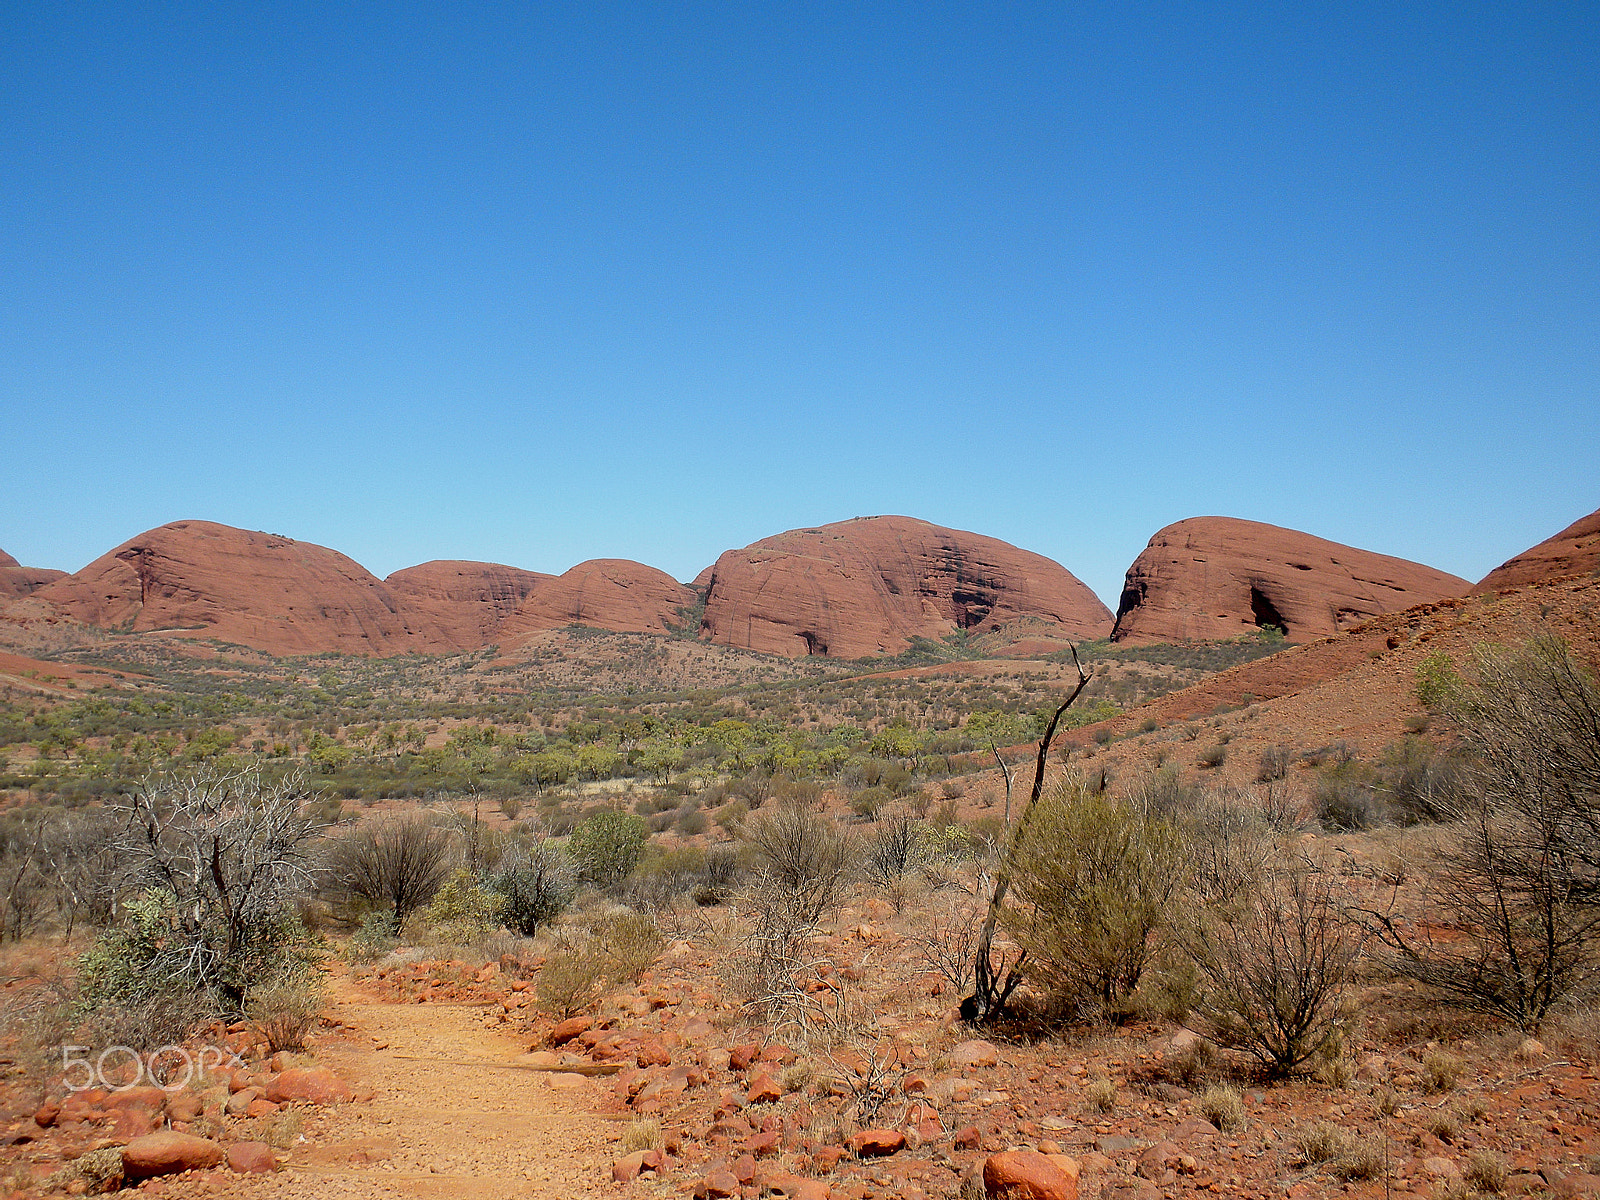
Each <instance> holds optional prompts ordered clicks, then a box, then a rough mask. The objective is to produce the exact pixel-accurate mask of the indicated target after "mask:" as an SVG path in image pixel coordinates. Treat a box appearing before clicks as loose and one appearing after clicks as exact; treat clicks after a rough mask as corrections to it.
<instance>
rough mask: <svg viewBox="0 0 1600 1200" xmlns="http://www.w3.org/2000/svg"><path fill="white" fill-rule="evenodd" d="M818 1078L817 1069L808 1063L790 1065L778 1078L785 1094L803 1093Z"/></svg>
mask: <svg viewBox="0 0 1600 1200" xmlns="http://www.w3.org/2000/svg"><path fill="white" fill-rule="evenodd" d="M815 1077H816V1068H815V1067H813V1066H812V1065H811V1064H810V1063H808V1062H794V1063H790V1064H789V1065H788V1066H787V1067H785V1068H784V1069H783V1071H782V1072H781V1073H780V1074H779V1076H778V1082H779V1083H780V1084H782V1085H783V1090H784V1091H785V1092H803V1091H805V1089H806V1088H807V1087H808V1086H810V1084H811V1081H812V1079H814V1078H815Z"/></svg>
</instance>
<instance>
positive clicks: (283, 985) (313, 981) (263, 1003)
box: [245, 973, 327, 1051]
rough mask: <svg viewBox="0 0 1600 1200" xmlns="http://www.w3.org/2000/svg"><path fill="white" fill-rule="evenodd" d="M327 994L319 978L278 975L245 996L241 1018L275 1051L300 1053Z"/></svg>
mask: <svg viewBox="0 0 1600 1200" xmlns="http://www.w3.org/2000/svg"><path fill="white" fill-rule="evenodd" d="M326 1001H327V994H326V992H325V991H324V989H323V986H322V980H321V978H320V977H319V976H309V975H305V974H300V973H296V974H280V975H277V976H275V977H273V978H272V979H270V980H268V981H267V982H265V983H263V984H259V985H257V986H255V987H252V988H251V989H250V990H249V992H247V993H246V995H245V1015H246V1016H247V1017H249V1018H250V1022H251V1024H253V1025H254V1026H255V1027H256V1029H257V1030H258V1031H259V1032H260V1033H261V1036H262V1037H264V1038H266V1039H267V1045H268V1046H269V1047H271V1048H272V1049H273V1050H274V1051H277V1050H303V1049H305V1044H306V1034H308V1033H310V1032H311V1028H312V1026H313V1025H315V1024H316V1022H317V1018H318V1017H319V1016H320V1015H321V1013H322V1008H323V1005H324V1003H325V1002H326Z"/></svg>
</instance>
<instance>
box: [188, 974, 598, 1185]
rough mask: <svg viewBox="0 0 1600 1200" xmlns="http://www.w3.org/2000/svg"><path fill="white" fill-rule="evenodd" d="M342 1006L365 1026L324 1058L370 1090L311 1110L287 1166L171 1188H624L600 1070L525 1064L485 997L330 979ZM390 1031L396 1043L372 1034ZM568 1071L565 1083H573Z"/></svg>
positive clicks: (331, 1046) (339, 1009)
mask: <svg viewBox="0 0 1600 1200" xmlns="http://www.w3.org/2000/svg"><path fill="white" fill-rule="evenodd" d="M332 983H333V998H334V1005H333V1010H332V1011H333V1015H336V1016H337V1017H338V1018H339V1019H340V1020H341V1021H343V1022H344V1023H345V1024H346V1025H351V1026H354V1027H355V1031H354V1032H353V1033H351V1032H349V1031H346V1032H345V1035H344V1036H343V1037H341V1038H340V1039H338V1040H331V1039H329V1040H325V1041H324V1042H323V1043H322V1044H321V1045H320V1046H319V1047H318V1050H317V1061H318V1063H319V1064H322V1065H326V1066H328V1067H330V1068H332V1069H333V1070H334V1071H336V1072H338V1073H339V1074H340V1075H341V1076H342V1077H344V1078H345V1079H348V1080H350V1081H351V1082H352V1083H353V1084H354V1085H355V1086H357V1087H362V1086H367V1087H371V1088H373V1089H375V1090H376V1091H377V1098H376V1099H375V1100H373V1101H372V1102H370V1103H367V1104H347V1105H339V1106H337V1107H334V1108H331V1109H327V1110H323V1111H321V1112H318V1113H316V1114H315V1115H311V1116H308V1118H307V1120H306V1122H305V1130H304V1137H305V1139H306V1141H305V1142H303V1143H301V1144H298V1145H297V1146H296V1147H295V1148H294V1151H293V1153H292V1155H291V1156H290V1160H289V1163H288V1165H287V1166H286V1167H285V1169H284V1170H283V1171H282V1172H280V1173H279V1174H278V1175H276V1176H268V1177H263V1176H256V1177H252V1178H248V1179H246V1178H244V1177H237V1176H236V1177H232V1178H229V1179H227V1180H226V1181H224V1182H220V1183H219V1182H214V1181H213V1182H211V1183H209V1184H202V1183H201V1182H200V1181H198V1180H196V1181H195V1182H194V1184H193V1185H188V1186H184V1187H182V1188H181V1189H174V1192H173V1193H172V1194H181V1195H193V1196H224V1195H225V1196H239V1197H267V1196H274V1197H278V1196H317V1197H322V1196H336V1197H351V1198H360V1200H365V1198H367V1197H418V1198H428V1200H432V1198H444V1197H448V1198H450V1200H512V1198H513V1197H515V1198H517V1200H528V1198H532V1197H560V1196H580V1195H585V1194H587V1193H590V1192H605V1193H614V1192H615V1185H614V1184H612V1183H611V1181H610V1164H611V1158H612V1152H611V1151H612V1147H611V1142H612V1139H614V1138H615V1137H616V1136H617V1135H618V1134H619V1132H620V1129H619V1128H618V1127H617V1126H616V1125H615V1124H614V1123H613V1122H609V1121H605V1120H603V1119H601V1118H598V1117H595V1116H593V1115H591V1114H590V1112H589V1111H588V1110H589V1109H591V1108H592V1106H593V1091H592V1089H593V1088H594V1087H595V1086H596V1085H595V1084H593V1083H591V1082H589V1081H587V1080H583V1079H581V1077H575V1076H564V1077H562V1078H561V1079H559V1080H557V1082H556V1085H555V1086H552V1082H551V1080H552V1077H551V1076H550V1075H548V1074H546V1073H544V1072H537V1071H530V1070H527V1069H523V1068H520V1067H519V1066H518V1065H517V1063H516V1060H517V1059H518V1057H519V1056H520V1055H521V1054H522V1053H523V1052H524V1051H525V1050H526V1048H527V1047H526V1043H525V1042H524V1041H520V1040H518V1039H516V1038H514V1037H511V1036H508V1035H507V1034H504V1033H501V1032H498V1031H493V1030H489V1029H485V1028H484V1026H483V1010H482V1009H481V1008H476V1007H472V1006H468V1005H455V1004H397V1003H384V1002H381V1001H377V1000H374V999H373V998H372V997H370V996H368V995H365V994H363V993H362V992H361V991H360V989H359V988H357V987H356V986H355V985H354V984H352V983H351V982H350V981H349V980H348V979H346V978H343V977H337V978H335V979H334V980H333V981H332ZM383 1042H387V1043H388V1048H386V1049H382V1050H379V1049H376V1048H374V1043H383ZM563 1085H565V1086H563Z"/></svg>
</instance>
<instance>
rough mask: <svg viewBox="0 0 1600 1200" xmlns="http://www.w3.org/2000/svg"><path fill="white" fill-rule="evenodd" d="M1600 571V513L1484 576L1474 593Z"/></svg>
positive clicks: (1588, 517)
mask: <svg viewBox="0 0 1600 1200" xmlns="http://www.w3.org/2000/svg"><path fill="white" fill-rule="evenodd" d="M1595 571H1600V510H1596V511H1595V512H1592V513H1590V514H1589V515H1588V516H1587V517H1580V518H1578V520H1576V521H1574V522H1573V523H1572V524H1571V525H1568V526H1567V527H1566V528H1565V529H1563V530H1562V531H1561V532H1560V533H1558V534H1556V535H1555V536H1554V537H1550V538H1546V539H1545V540H1544V541H1542V542H1540V543H1539V544H1538V545H1537V546H1534V547H1532V548H1531V549H1528V550H1524V551H1523V552H1522V553H1521V554H1519V555H1517V556H1516V557H1515V558H1513V559H1511V560H1510V561H1508V562H1504V563H1501V564H1500V565H1499V566H1498V567H1496V568H1495V569H1494V570H1492V571H1490V572H1489V573H1488V574H1487V575H1485V576H1484V577H1483V578H1482V579H1481V580H1480V581H1479V582H1478V585H1477V586H1476V587H1474V588H1473V589H1472V590H1473V591H1474V592H1503V591H1506V590H1507V589H1509V588H1514V587H1525V586H1527V585H1528V584H1530V583H1548V582H1549V581H1550V580H1552V579H1560V578H1562V577H1563V576H1566V575H1588V574H1590V573H1592V572H1595Z"/></svg>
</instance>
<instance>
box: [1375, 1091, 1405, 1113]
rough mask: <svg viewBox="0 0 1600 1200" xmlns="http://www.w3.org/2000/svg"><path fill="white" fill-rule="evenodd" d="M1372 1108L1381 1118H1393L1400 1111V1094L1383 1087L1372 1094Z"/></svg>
mask: <svg viewBox="0 0 1600 1200" xmlns="http://www.w3.org/2000/svg"><path fill="white" fill-rule="evenodd" d="M1372 1106H1373V1107H1374V1108H1375V1109H1377V1110H1378V1115H1379V1116H1380V1117H1392V1116H1394V1115H1395V1113H1397V1112H1399V1111H1400V1093H1399V1092H1397V1091H1395V1090H1394V1089H1393V1088H1392V1087H1381V1088H1379V1089H1378V1090H1377V1091H1375V1092H1374V1093H1373V1094H1372Z"/></svg>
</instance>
